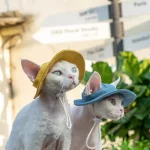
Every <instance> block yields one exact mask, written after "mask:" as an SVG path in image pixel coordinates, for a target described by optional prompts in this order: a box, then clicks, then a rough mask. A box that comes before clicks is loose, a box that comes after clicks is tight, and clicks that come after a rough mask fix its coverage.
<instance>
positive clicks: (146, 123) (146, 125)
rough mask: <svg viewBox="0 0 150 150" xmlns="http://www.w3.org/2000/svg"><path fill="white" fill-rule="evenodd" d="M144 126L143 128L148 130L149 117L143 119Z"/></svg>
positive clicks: (149, 127)
mask: <svg viewBox="0 0 150 150" xmlns="http://www.w3.org/2000/svg"><path fill="white" fill-rule="evenodd" d="M144 126H145V128H147V129H150V115H149V116H148V117H146V118H145V121H144Z"/></svg>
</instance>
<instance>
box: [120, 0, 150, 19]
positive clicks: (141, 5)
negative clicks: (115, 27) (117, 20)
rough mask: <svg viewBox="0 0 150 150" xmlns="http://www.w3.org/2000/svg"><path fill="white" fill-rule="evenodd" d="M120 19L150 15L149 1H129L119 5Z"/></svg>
mask: <svg viewBox="0 0 150 150" xmlns="http://www.w3.org/2000/svg"><path fill="white" fill-rule="evenodd" d="M121 12H122V17H131V16H138V15H142V14H147V13H150V0H130V1H125V2H122V3H121Z"/></svg>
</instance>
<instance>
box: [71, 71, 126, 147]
mask: <svg viewBox="0 0 150 150" xmlns="http://www.w3.org/2000/svg"><path fill="white" fill-rule="evenodd" d="M101 83H102V82H101V77H100V75H99V74H98V73H97V72H94V73H93V74H92V76H91V77H90V79H89V81H88V83H87V85H86V88H85V94H86V95H89V94H92V93H94V92H96V91H97V90H99V89H100V88H101ZM113 84H117V83H116V82H114V83H113ZM113 84H112V85H113ZM70 110H71V117H72V123H73V127H72V142H71V150H90V149H89V148H87V146H86V138H87V136H88V134H89V132H90V130H91V128H92V126H93V123H94V121H93V118H94V117H95V116H96V117H97V118H105V119H112V120H118V119H120V118H122V117H123V116H124V109H123V106H122V96H121V95H119V94H116V95H112V96H110V97H106V98H104V99H103V100H101V101H99V102H96V103H94V104H89V105H84V106H72V107H71V108H70ZM94 115H95V116H94ZM99 136H100V137H99ZM88 144H89V145H90V146H91V147H94V146H96V148H95V149H93V150H101V149H102V144H101V133H100V135H99V126H98V125H97V126H96V127H95V128H94V130H93V132H92V134H91V136H90V139H89V143H88Z"/></svg>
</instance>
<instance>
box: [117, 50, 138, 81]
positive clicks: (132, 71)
mask: <svg viewBox="0 0 150 150" xmlns="http://www.w3.org/2000/svg"><path fill="white" fill-rule="evenodd" d="M119 58H120V60H122V61H123V64H122V68H121V69H122V71H123V72H124V73H125V74H127V75H128V76H129V77H130V79H131V80H133V82H136V81H137V80H138V74H139V62H138V59H137V58H136V57H135V56H134V55H133V53H131V52H122V53H120V55H119Z"/></svg>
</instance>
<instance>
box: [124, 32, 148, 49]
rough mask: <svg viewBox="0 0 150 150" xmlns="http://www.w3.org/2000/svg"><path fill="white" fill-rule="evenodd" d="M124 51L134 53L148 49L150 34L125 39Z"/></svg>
mask: <svg viewBox="0 0 150 150" xmlns="http://www.w3.org/2000/svg"><path fill="white" fill-rule="evenodd" d="M123 45H124V50H127V51H134V50H140V49H143V48H147V47H150V32H145V33H141V34H138V35H134V36H130V37H125V38H124V40H123Z"/></svg>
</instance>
